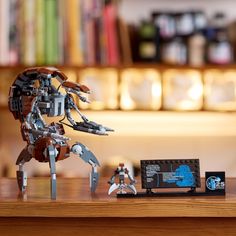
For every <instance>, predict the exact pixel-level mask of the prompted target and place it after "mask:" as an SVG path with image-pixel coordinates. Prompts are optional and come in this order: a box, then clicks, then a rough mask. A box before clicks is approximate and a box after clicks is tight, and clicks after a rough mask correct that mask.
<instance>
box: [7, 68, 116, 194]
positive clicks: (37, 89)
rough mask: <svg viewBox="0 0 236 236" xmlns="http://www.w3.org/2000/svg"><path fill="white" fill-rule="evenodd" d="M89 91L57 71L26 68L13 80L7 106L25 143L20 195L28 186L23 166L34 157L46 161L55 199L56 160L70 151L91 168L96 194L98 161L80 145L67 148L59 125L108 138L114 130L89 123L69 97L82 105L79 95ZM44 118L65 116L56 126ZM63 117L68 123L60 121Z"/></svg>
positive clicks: (19, 183)
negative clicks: (77, 118)
mask: <svg viewBox="0 0 236 236" xmlns="http://www.w3.org/2000/svg"><path fill="white" fill-rule="evenodd" d="M53 79H56V80H57V81H58V82H59V86H58V88H56V87H55V86H54V85H53V83H52V81H53ZM60 89H64V91H65V93H61V92H60ZM89 92H90V90H89V88H88V87H86V86H84V85H80V84H77V83H74V82H70V81H67V77H66V75H65V74H63V73H62V72H61V71H59V70H57V69H56V68H44V67H36V68H29V69H26V70H25V71H23V72H22V73H20V74H19V75H18V76H17V77H16V80H15V81H14V83H13V84H12V86H11V88H10V93H9V101H8V105H9V110H10V111H11V112H12V113H13V116H14V118H15V119H16V120H20V122H21V134H22V137H23V140H24V141H26V142H27V145H26V147H25V148H24V149H23V150H22V152H21V153H20V155H19V157H18V159H17V161H16V164H17V165H18V166H19V170H18V171H17V181H18V185H19V189H20V191H21V192H24V191H25V190H26V186H27V175H26V172H25V171H24V170H23V166H24V164H25V163H26V162H28V161H30V160H31V159H32V158H35V159H36V160H37V161H39V162H49V166H50V174H51V198H52V199H56V161H59V160H63V159H65V158H68V157H69V156H70V152H72V153H74V154H76V155H77V156H78V157H80V158H81V159H82V160H83V161H85V162H86V163H89V164H90V165H91V166H92V172H91V174H90V189H91V191H92V192H94V191H95V189H96V187H97V183H98V178H99V175H98V172H97V166H99V162H98V160H97V158H96V157H95V156H94V154H93V153H92V152H91V151H90V150H89V149H88V148H87V147H86V146H84V145H83V144H81V143H78V142H77V143H75V144H74V145H72V147H70V146H69V144H68V142H67V141H68V140H69V138H68V137H66V136H64V134H65V131H64V127H63V125H62V124H64V125H67V126H69V127H71V128H73V129H74V130H78V131H82V132H87V133H92V134H97V135H107V131H113V130H112V129H110V128H107V127H104V126H102V125H100V124H97V123H95V122H93V121H89V120H88V119H87V118H86V117H85V116H84V115H83V114H81V112H80V110H79V109H78V107H77V106H76V103H75V101H74V98H73V96H72V95H76V96H77V97H78V98H79V99H80V100H81V101H83V102H88V100H87V99H86V98H85V97H84V96H82V95H81V93H89ZM71 109H74V110H75V111H76V112H77V113H78V114H79V116H80V117H81V118H82V120H83V121H82V122H77V121H75V120H74V119H73V118H72V114H71ZM43 115H46V116H48V117H56V116H62V115H64V118H63V119H61V120H60V121H59V123H55V122H52V123H51V124H47V123H46V122H45V120H44V119H43ZM65 118H67V120H68V121H69V122H70V124H67V123H64V122H63V120H64V119H65Z"/></svg>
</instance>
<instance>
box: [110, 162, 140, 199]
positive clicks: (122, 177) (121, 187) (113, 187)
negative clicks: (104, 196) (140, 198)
mask: <svg viewBox="0 0 236 236" xmlns="http://www.w3.org/2000/svg"><path fill="white" fill-rule="evenodd" d="M117 175H119V183H118V184H116V183H115V177H116V176H117ZM125 175H128V178H129V180H130V184H126V183H125ZM135 183H136V180H135V179H134V178H133V177H132V176H131V175H130V174H129V171H128V169H127V168H125V167H124V164H123V163H120V164H119V166H118V167H117V169H116V170H115V173H114V175H113V176H112V177H111V179H110V181H108V184H110V185H111V186H110V188H109V191H108V195H110V194H111V193H112V192H113V191H115V190H116V189H118V190H119V191H118V192H117V194H125V193H126V192H125V191H124V189H129V190H131V191H132V192H133V193H134V194H137V191H136V188H135V187H134V184H135Z"/></svg>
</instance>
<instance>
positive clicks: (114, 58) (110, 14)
mask: <svg viewBox="0 0 236 236" xmlns="http://www.w3.org/2000/svg"><path fill="white" fill-rule="evenodd" d="M103 18H104V31H105V43H106V47H107V64H109V65H117V64H118V63H119V62H120V55H119V49H118V37H117V36H118V35H117V27H116V19H117V7H116V4H115V3H113V2H111V3H108V4H106V5H105V7H104V9H103Z"/></svg>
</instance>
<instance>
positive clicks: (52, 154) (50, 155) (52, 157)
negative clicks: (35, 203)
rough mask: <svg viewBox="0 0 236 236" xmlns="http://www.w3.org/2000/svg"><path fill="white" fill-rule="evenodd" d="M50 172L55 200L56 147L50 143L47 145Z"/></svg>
mask: <svg viewBox="0 0 236 236" xmlns="http://www.w3.org/2000/svg"><path fill="white" fill-rule="evenodd" d="M47 151H48V158H49V166H50V174H51V199H52V200H55V199H56V197H57V178H56V160H55V159H56V149H55V148H54V147H53V146H52V145H49V146H48V147H47Z"/></svg>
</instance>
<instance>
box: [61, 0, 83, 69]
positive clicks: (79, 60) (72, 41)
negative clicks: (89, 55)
mask: <svg viewBox="0 0 236 236" xmlns="http://www.w3.org/2000/svg"><path fill="white" fill-rule="evenodd" d="M86 2H87V1H86ZM80 4H81V3H80V1H78V0H69V1H66V6H65V9H66V17H67V28H68V35H67V37H68V45H67V46H68V47H67V50H68V52H69V56H68V63H69V64H71V65H81V64H83V53H82V50H81V44H82V43H81V38H80V33H79V32H80V27H81V14H80V13H81V9H80V6H81V5H80Z"/></svg>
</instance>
